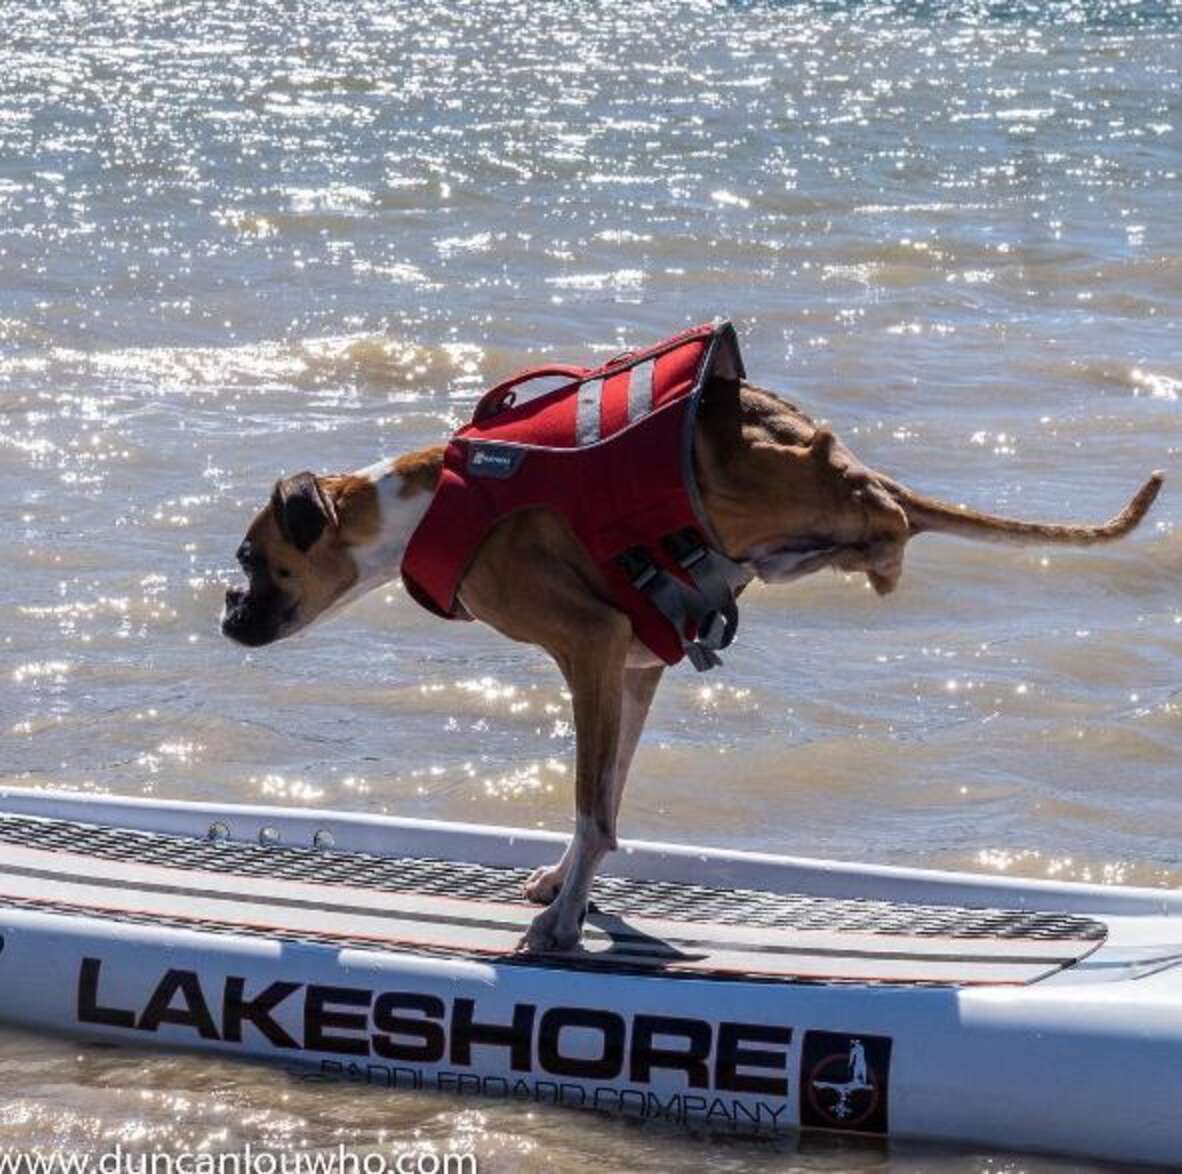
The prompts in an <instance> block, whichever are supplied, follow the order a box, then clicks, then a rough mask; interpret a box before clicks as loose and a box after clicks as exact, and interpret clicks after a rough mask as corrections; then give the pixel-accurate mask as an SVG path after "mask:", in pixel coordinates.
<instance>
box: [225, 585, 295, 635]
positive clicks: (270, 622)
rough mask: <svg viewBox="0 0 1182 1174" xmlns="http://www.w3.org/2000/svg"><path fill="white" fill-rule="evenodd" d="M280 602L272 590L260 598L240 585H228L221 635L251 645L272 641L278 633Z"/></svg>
mask: <svg viewBox="0 0 1182 1174" xmlns="http://www.w3.org/2000/svg"><path fill="white" fill-rule="evenodd" d="M279 602H280V601H279V597H278V595H275V594H270V595H268V596H267V597H265V598H259V597H258V596H257V595H255V594H252V593H251V592H249V591H243V590H242V588H241V587H231V588H229V590H227V592H226V606H225V608H224V609H223V610H222V635H223V636H228V637H229V638H230V639H231V640H233V641H235V642H236V643H238V644H245V645H247V646H248V647H250V648H258V647H259V646H260V645H263V644H270V643H272V642H273V641H274V640H277V639H278V637H279V627H280V620H281V609H280V606H279Z"/></svg>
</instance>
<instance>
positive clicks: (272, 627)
mask: <svg viewBox="0 0 1182 1174" xmlns="http://www.w3.org/2000/svg"><path fill="white" fill-rule="evenodd" d="M341 480H342V479H341V478H327V477H324V478H322V477H317V476H315V475H314V474H312V473H297V474H296V475H295V476H294V477H285V478H283V479H282V480H280V481H277V482H276V483H275V488H274V490H273V491H272V493H271V500H270V501H269V502H267V504H266V505H265V506H264V507H263V508H262V509H261V510H260V511H259V512H258V514H257V515H256V516H255V519H254V521H252V522H251V524H250V527H249V529H248V530H247V531H246V537H245V538H244V539H243V540H242V543H241V545H240V546H239V547H238V551H237V554H236V557H237V559H238V564H239V566H241V568H242V570H243V572H244V573H245V575H246V578H247V586H246V587H245V588H242V587H231V588H230V589H229V590H228V591H227V592H226V606H225V610H224V611H223V612H222V633H223V634H224V635H226V636H229V637H230V639H231V640H236V641H237V642H238V643H239V644H247V645H250V646H252V647H255V646H258V645H260V644H271V643H272V642H273V641H275V640H281V639H283V638H284V637H285V636H291V635H293V634H294V633H296V632H298V631H300V629H301V628H305V627H307V626H308V625H309V624H310V623H311V622H312V621H313V620H315V619H316V618H317V617H318V616H320V615H323V614H324V612H325V611H327V610H328V609H329V608H330V607H332V605H333V604H335V603H337V602H338V601H340V600H341V599H342V598H343V597H344V596H345V595H346V594H347V593H348V592H349V591H350V589H351V588H352V587H353V586H354V585H355V584H356V583H357V581H358V577H359V569H358V566H357V561H356V559H355V558H354V557H353V554H352V552H351V548H352V546H353V545H354V544H353V543H352V542H351V541H350V540H349V539H350V537H352V536H353V535H351V534H350V533H349V529H353V530H355V529H356V521H357V519H356V518H355V517H353V515H354V514H356V513H357V512H358V509H357V506H358V505H359V504H360V503H357V502H350V501H348V498H349V497H350V496H357V495H358V494H359V493H360V492H361V490H358V489H354V491H353V493H352V494H351V495H350V494H343V493H342V485H341V484H340V482H341ZM371 492H372V487H371ZM342 498H345V500H342ZM350 506H352V508H349V507H350ZM343 509H348V511H349V514H350V519H349V520H350V522H351V523H352V526H351V527H350V528H349V529H347V528H346V527H345V526H344V525H343V524H342V517H341V514H342V510H343Z"/></svg>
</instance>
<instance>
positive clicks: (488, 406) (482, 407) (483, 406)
mask: <svg viewBox="0 0 1182 1174" xmlns="http://www.w3.org/2000/svg"><path fill="white" fill-rule="evenodd" d="M591 372H592V368H590V367H574V366H571V365H570V364H569V363H551V364H550V365H549V366H546V367H530V368H529V369H528V370H525V371H518V372H517V374H516V375H513V376H511V377H510V378H509V379H506V380H505V382H504V383H498V384H497V385H496V387H493V388H490V389H489V390H488V391H486V392H485V393H484V395H482V396H481V397H480V402H479V403H478V404H477V405H476V410H475V411H474V412H473V413H472V422H473V423H474V424H475V423H476V422H477V421H479V420H484V419H486V418H487V417H489V416H493V415H495V414H496V413H497V412H499V411H500V410H501V409H502V408H507V407H509V406H511V405H512V403H513V401H514V399H515V398H516V397H515V396H514V395H512V392H513V389H514V388H515V387H518V386H520V385H521V384H522V383H528V382H529V381H530V380H531V379H554V378H566V379H569V380H571V382H578V381H581V380H583V379H586V378H587V376H588V375H590V374H591Z"/></svg>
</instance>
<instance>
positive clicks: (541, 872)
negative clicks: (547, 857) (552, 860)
mask: <svg viewBox="0 0 1182 1174" xmlns="http://www.w3.org/2000/svg"><path fill="white" fill-rule="evenodd" d="M565 879H566V870H565V869H564V868H563V867H562V866H561V865H560V864H548V865H546V867H545V868H535V869H534V870H533V872H531V873H530V874H529V879H528V880H527V881H526V882H525V884H524V885H523V886H522V890H521V891H522V892H523V893H524V894H525V899H526V900H527V901H531V902H532V903H533V904H535V905H549V904H551V903H553V901H554V898H555V897H557V896H558V894H559V891H560V890H561V889H562V882H563V881H564V880H565Z"/></svg>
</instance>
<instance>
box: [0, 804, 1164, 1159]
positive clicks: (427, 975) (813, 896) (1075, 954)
mask: <svg viewBox="0 0 1182 1174" xmlns="http://www.w3.org/2000/svg"><path fill="white" fill-rule="evenodd" d="M561 843H562V842H561V840H560V839H559V838H558V837H554V836H551V835H547V834H544V833H537V832H524V831H519V830H512V829H499V828H480V827H473V826H468V825H455V824H442V823H430V822H424V821H414V820H398V819H388V818H382V817H372V816H370V817H367V816H357V815H348V814H344V813H339V812H309V811H303V810H285V809H275V808H265V807H239V806H224V805H210V804H185V803H168V802H157V801H148V800H126V799H114V798H104V797H95V796H87V795H71V794H66V793H50V792H31V791H24V790H19V789H5V790H0V941H2V948H0V989H2V990H3V992H4V997H3V999H2V1000H0V1018H3V1019H4V1020H6V1021H8V1022H11V1023H15V1024H20V1025H22V1026H26V1027H32V1028H38V1029H45V1030H50V1031H55V1032H65V1033H69V1034H72V1035H78V1036H83V1037H91V1038H101V1039H104V1040H108V1041H121V1042H123V1043H125V1044H128V1045H148V1044H151V1045H157V1046H167V1047H174V1048H176V1047H183V1048H198V1049H207V1050H211V1051H217V1052H219V1053H223V1054H224V1053H232V1054H240V1055H244V1056H256V1057H267V1058H272V1059H279V1060H282V1061H283V1062H285V1063H287V1064H289V1065H294V1066H298V1068H299V1070H300V1071H301V1072H303V1073H304V1074H305V1075H307V1076H308V1078H310V1079H332V1080H352V1081H360V1082H364V1083H367V1084H377V1085H381V1086H384V1087H391V1088H405V1089H424V1090H435V1091H439V1092H445V1093H446V1092H450V1093H459V1094H463V1095H475V1094H485V1095H500V1096H514V1097H519V1098H522V1099H528V1100H531V1101H535V1102H539V1103H554V1104H562V1105H576V1106H584V1107H593V1108H597V1109H600V1110H609V1111H613V1112H620V1113H627V1114H632V1115H636V1116H641V1117H649V1118H659V1119H662V1120H674V1121H689V1120H701V1121H706V1122H709V1123H711V1124H712V1125H715V1126H718V1127H734V1128H738V1129H743V1130H752V1131H756V1132H764V1133H774V1132H781V1131H786V1130H794V1129H799V1128H820V1129H829V1130H840V1131H846V1132H855V1133H862V1134H871V1135H881V1136H892V1135H893V1136H908V1137H922V1138H931V1139H944V1140H950V1141H957V1142H963V1143H975V1144H991V1145H997V1146H1001V1147H1005V1148H1011V1149H1012V1148H1019V1149H1038V1150H1047V1151H1052V1152H1058V1153H1065V1154H1075V1155H1079V1156H1088V1157H1096V1158H1111V1159H1120V1160H1141V1161H1157V1162H1174V1161H1180V1160H1182V1115H1179V1114H1178V1113H1177V1110H1176V1103H1177V1101H1178V1099H1179V1096H1180V1094H1182V1059H1180V1057H1182V924H1180V923H1179V922H1178V920H1177V919H1178V916H1179V913H1180V912H1182V896H1179V895H1176V894H1174V893H1171V892H1158V891H1154V890H1135V889H1120V888H1104V887H1099V886H1083V885H1067V884H1057V883H1050V882H1022V881H1019V882H1013V881H1010V880H998V879H993V878H984V877H975V876H968V875H961V874H949V873H932V872H920V871H916V870H907V869H891V868H882V867H872V866H858V865H848V864H835V863H831V862H820V861H808V860H799V859H791V858H785V857H773V856H763V855H755V854H745V853H735V852H719V851H714V850H710V849H686V848H680V847H675V846H671V845H659V844H626V845H625V846H624V847H623V849H622V850H621V851H620V852H619V853H617V854H616V855H615V856H613V857H612V858H611V859H610V862H609V868H610V875H608V876H606V877H603V878H601V879H600V880H599V881H597V884H596V888H595V891H594V897H593V906H592V909H591V911H590V913H589V915H588V919H587V926H586V933H585V944H584V948H583V949H582V950H580V951H579V952H577V953H574V954H552V955H530V956H526V955H522V954H519V953H517V952H516V950H515V948H516V945H517V942H518V941H519V939H520V938H521V935H522V934H523V932H524V930H525V928H526V926H527V925H528V924H529V921H530V919H531V918H532V916H533V915H534V913H535V912H536V909H534V908H533V907H531V906H529V905H527V904H525V903H524V901H523V900H522V898H521V895H520V892H521V883H522V881H523V879H524V877H525V875H526V874H527V873H528V871H529V870H530V869H531V868H533V867H534V866H536V865H538V864H541V863H547V862H549V861H550V860H552V859H553V858H554V857H555V856H556V854H557V852H558V851H559V850H560V847H561Z"/></svg>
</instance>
